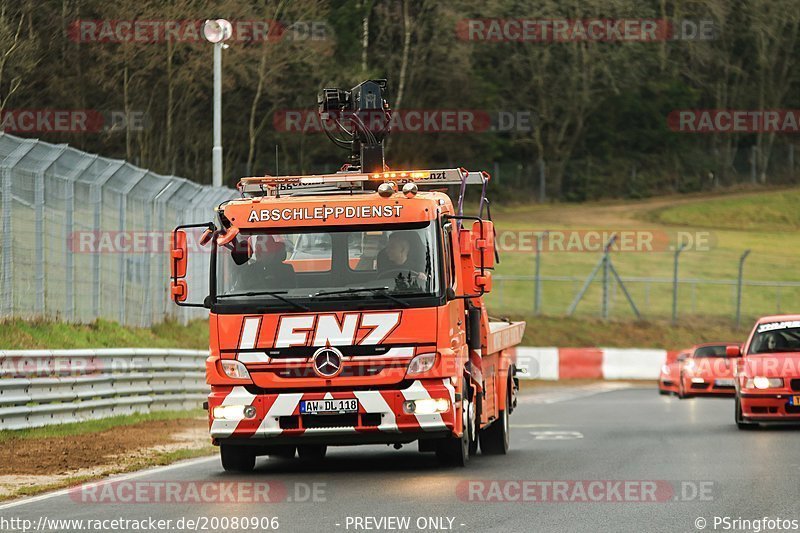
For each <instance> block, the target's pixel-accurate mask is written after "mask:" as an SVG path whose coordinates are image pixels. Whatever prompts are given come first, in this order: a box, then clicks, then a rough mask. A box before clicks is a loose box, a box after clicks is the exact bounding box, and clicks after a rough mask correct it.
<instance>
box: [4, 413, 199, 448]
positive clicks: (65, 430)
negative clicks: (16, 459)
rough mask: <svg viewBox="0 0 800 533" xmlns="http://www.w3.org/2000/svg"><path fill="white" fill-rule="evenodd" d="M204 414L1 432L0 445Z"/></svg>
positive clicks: (143, 416)
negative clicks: (20, 440)
mask: <svg viewBox="0 0 800 533" xmlns="http://www.w3.org/2000/svg"><path fill="white" fill-rule="evenodd" d="M205 416H206V412H205V411H203V410H202V409H193V410H188V411H156V412H153V413H138V414H132V415H120V416H112V417H109V418H102V419H99V420H87V421H85V422H72V423H69V424H59V425H53V426H44V427H40V428H33V429H18V430H2V431H0V443H3V442H7V441H9V440H17V439H46V438H50V437H71V436H75V435H86V434H88V433H99V432H101V431H106V430H108V429H113V428H116V427H121V426H132V425H134V424H140V423H142V422H152V421H156V420H178V419H186V418H196V417H205Z"/></svg>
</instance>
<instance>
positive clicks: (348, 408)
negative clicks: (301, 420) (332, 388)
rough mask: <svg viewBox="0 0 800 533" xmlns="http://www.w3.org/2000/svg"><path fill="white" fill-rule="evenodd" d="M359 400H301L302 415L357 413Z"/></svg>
mask: <svg viewBox="0 0 800 533" xmlns="http://www.w3.org/2000/svg"><path fill="white" fill-rule="evenodd" d="M357 412H358V400H357V399H355V398H353V399H351V400H303V401H301V402H300V414H301V415H338V414H342V413H357Z"/></svg>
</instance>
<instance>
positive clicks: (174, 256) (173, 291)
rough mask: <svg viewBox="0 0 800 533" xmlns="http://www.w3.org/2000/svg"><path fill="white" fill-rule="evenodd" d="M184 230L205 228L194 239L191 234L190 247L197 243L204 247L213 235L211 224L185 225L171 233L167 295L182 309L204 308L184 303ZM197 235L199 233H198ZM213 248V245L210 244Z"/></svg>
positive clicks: (186, 247)
mask: <svg viewBox="0 0 800 533" xmlns="http://www.w3.org/2000/svg"><path fill="white" fill-rule="evenodd" d="M186 228H192V230H194V229H198V228H205V231H204V232H203V233H202V235H200V238H199V239H196V236H195V234H194V233H193V234H192V239H193V240H192V246H193V247H194V246H195V245H196V244H197V242H200V243H201V244H203V245H205V244H208V243H209V242H212V241H211V238H212V237H213V234H214V227H213V225H212V224H209V223H207V224H186V225H183V226H178V227H177V228H175V230H174V231H173V232H172V235H171V237H172V238H171V239H170V249H169V259H170V283H169V295H170V297H171V298H172V301H173V302H175V303H176V304H178V305H180V306H184V307H204V306H203V304H198V303H186V299H187V298H188V296H189V284H188V283H187V282H186V279H184V278H186V267H187V265H188V262H189V245H188V238H187V233H186ZM198 233H199V231H198ZM212 246H213V243H212Z"/></svg>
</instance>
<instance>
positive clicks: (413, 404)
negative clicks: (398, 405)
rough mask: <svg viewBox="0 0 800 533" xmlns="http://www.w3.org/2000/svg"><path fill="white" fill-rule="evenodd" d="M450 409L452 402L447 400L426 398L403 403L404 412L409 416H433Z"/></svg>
mask: <svg viewBox="0 0 800 533" xmlns="http://www.w3.org/2000/svg"><path fill="white" fill-rule="evenodd" d="M449 409H450V402H449V401H447V399H446V398H435V399H434V398H426V399H422V400H408V401H406V402H403V412H404V413H406V414H409V415H412V414H413V415H432V414H435V413H444V412H446V411H448V410H449Z"/></svg>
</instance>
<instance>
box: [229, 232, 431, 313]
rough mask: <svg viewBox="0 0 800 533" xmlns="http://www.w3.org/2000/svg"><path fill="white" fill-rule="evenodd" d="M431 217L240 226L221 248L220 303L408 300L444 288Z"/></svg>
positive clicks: (387, 302)
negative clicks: (372, 223)
mask: <svg viewBox="0 0 800 533" xmlns="http://www.w3.org/2000/svg"><path fill="white" fill-rule="evenodd" d="M436 227H437V226H436V225H435V224H432V223H424V224H415V225H397V226H395V227H392V228H391V229H389V228H388V227H386V226H384V227H381V228H364V227H359V228H348V227H344V228H335V227H334V228H330V229H329V230H328V229H326V230H325V231H315V232H308V231H297V232H282V233H275V232H269V233H266V232H250V233H245V232H242V233H241V234H240V235H239V236H238V237H237V239H236V241H235V242H233V243H230V244H229V245H226V246H223V247H220V249H219V250H218V252H217V298H218V300H219V301H220V302H238V303H242V301H251V300H257V301H258V303H259V306H262V307H263V305H273V306H286V305H287V304H288V305H291V306H293V307H298V305H299V306H302V307H303V308H309V307H313V306H315V305H325V304H326V303H327V304H330V303H331V301H340V302H341V301H350V302H357V303H359V304H363V303H367V304H368V305H375V304H376V303H377V304H379V305H388V306H391V307H398V305H400V306H404V307H407V306H409V305H412V304H413V303H414V300H413V299H414V298H419V297H425V296H427V297H431V296H438V294H439V292H440V283H439V267H438V254H437V250H438V241H437V234H436Z"/></svg>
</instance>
